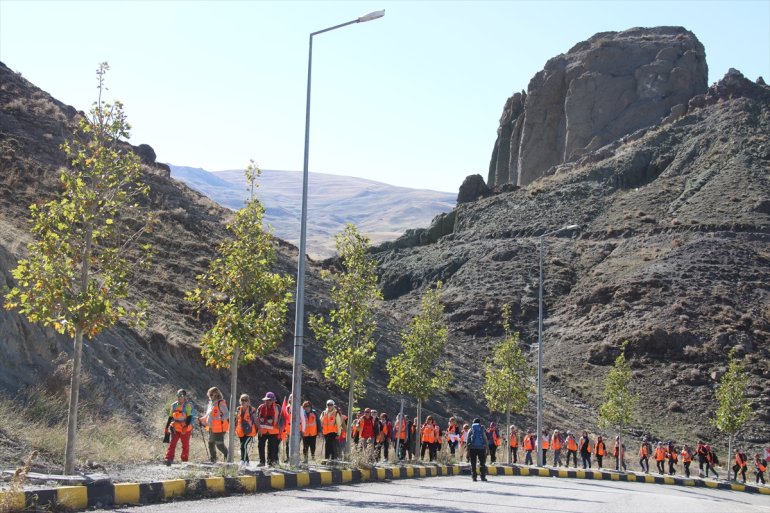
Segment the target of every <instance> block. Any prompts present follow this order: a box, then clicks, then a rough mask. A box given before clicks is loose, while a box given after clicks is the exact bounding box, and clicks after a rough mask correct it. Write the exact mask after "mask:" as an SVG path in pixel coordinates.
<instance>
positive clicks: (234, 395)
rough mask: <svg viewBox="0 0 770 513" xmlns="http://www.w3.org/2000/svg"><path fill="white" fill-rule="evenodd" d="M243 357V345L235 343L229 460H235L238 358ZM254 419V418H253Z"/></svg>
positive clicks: (231, 384) (231, 364)
mask: <svg viewBox="0 0 770 513" xmlns="http://www.w3.org/2000/svg"><path fill="white" fill-rule="evenodd" d="M240 357H241V346H239V345H238V344H235V347H234V348H233V361H232V362H230V410H229V411H230V430H229V432H228V442H227V446H228V451H227V462H228V463H232V462H233V453H234V452H235V422H236V418H235V411H236V406H237V405H238V396H237V389H238V359H239V358H240ZM252 421H253V419H252Z"/></svg>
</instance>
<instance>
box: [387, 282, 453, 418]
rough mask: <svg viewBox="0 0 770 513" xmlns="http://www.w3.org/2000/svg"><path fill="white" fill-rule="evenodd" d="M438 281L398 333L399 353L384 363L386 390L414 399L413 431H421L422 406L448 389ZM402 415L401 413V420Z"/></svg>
mask: <svg viewBox="0 0 770 513" xmlns="http://www.w3.org/2000/svg"><path fill="white" fill-rule="evenodd" d="M441 287H442V284H441V282H438V283H437V284H436V288H428V289H427V290H426V291H425V295H424V296H423V297H422V302H421V304H420V312H419V313H418V314H417V315H416V316H414V317H413V318H412V321H411V322H410V323H409V327H408V328H407V329H406V330H404V331H403V332H402V333H401V348H402V351H401V353H399V354H397V355H396V356H394V357H393V358H391V359H389V360H388V362H387V363H386V367H387V370H388V374H389V375H390V382H389V383H388V390H390V391H391V392H394V393H398V394H403V395H407V396H410V397H414V398H416V399H417V418H416V419H415V422H416V426H415V427H416V429H417V430H418V433H419V429H420V421H421V420H422V419H421V417H422V403H423V401H426V400H427V399H428V398H429V397H430V396H432V395H433V394H434V393H435V392H436V391H438V390H443V389H445V388H446V387H447V386H449V381H450V379H451V377H452V374H451V372H450V370H449V367H448V362H446V361H445V362H444V363H443V364H441V365H439V360H440V359H441V355H442V354H443V353H444V348H445V346H446V342H447V335H448V332H447V327H446V322H445V321H444V305H442V304H441V301H440V298H441ZM403 414H404V412H403V411H401V415H402V418H403Z"/></svg>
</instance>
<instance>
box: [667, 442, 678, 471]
mask: <svg viewBox="0 0 770 513" xmlns="http://www.w3.org/2000/svg"><path fill="white" fill-rule="evenodd" d="M666 457H667V458H668V475H670V476H673V475H674V474H675V473H676V464H677V463H679V451H677V449H676V447H674V442H669V443H668V449H667V450H666Z"/></svg>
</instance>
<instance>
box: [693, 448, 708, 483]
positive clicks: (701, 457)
mask: <svg viewBox="0 0 770 513" xmlns="http://www.w3.org/2000/svg"><path fill="white" fill-rule="evenodd" d="M695 454H696V455H697V456H698V477H703V467H706V468H707V469H708V463H707V462H706V444H704V443H703V440H698V445H696V446H695Z"/></svg>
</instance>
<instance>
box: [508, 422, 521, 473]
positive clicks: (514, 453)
mask: <svg viewBox="0 0 770 513" xmlns="http://www.w3.org/2000/svg"><path fill="white" fill-rule="evenodd" d="M508 450H509V451H511V461H512V462H513V463H518V462H519V434H518V430H517V429H516V426H514V425H513V424H511V425H510V427H509V428H508Z"/></svg>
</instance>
